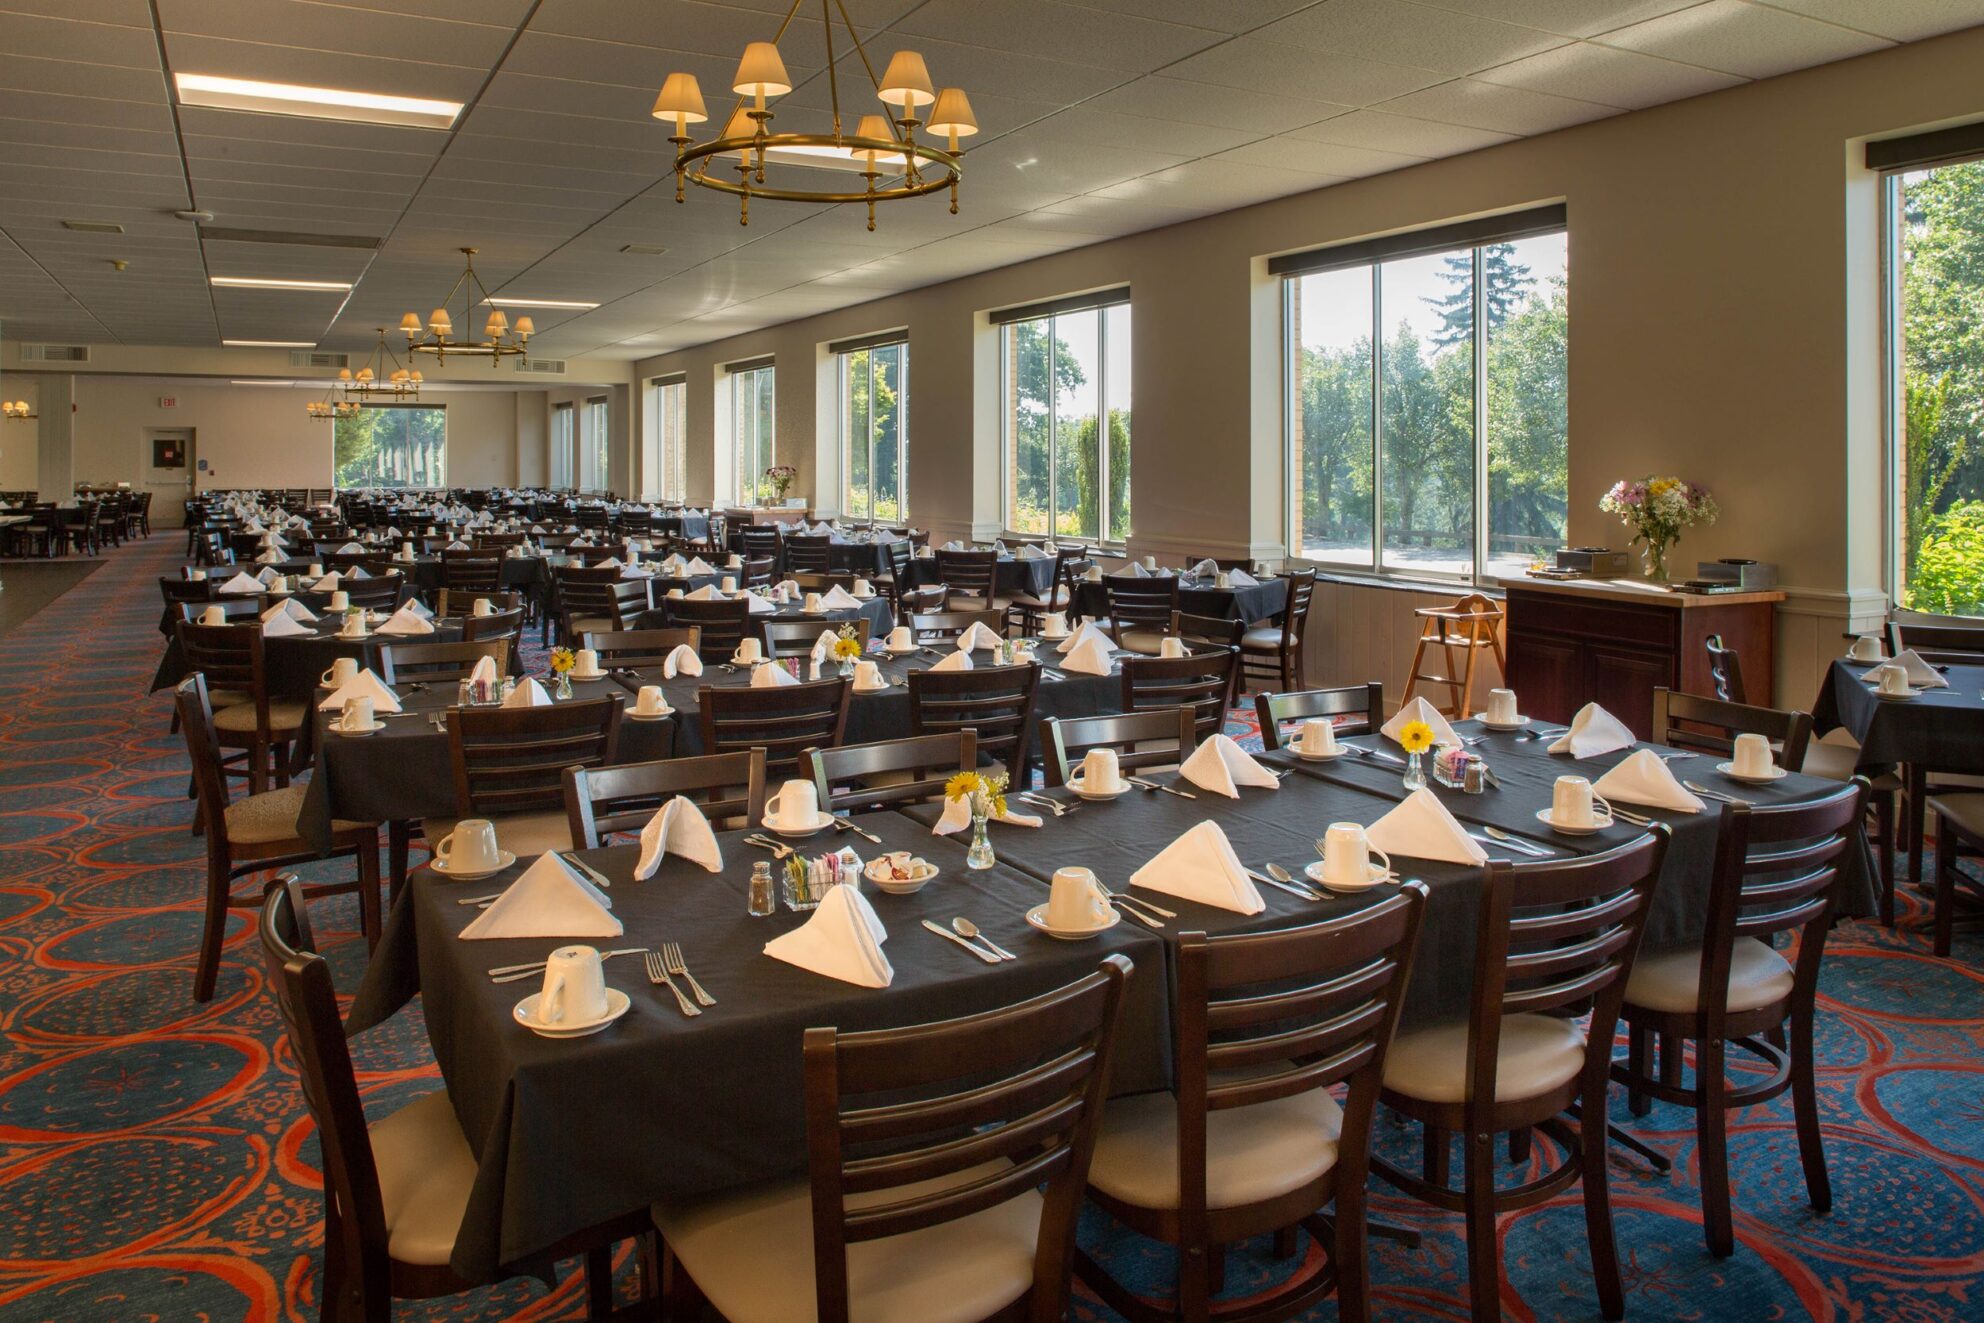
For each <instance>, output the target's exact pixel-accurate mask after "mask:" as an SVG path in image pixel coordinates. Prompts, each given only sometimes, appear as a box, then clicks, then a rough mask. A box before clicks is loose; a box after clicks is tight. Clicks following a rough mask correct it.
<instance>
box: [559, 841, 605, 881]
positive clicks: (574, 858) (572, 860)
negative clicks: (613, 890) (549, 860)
mask: <svg viewBox="0 0 1984 1323" xmlns="http://www.w3.org/2000/svg"><path fill="white" fill-rule="evenodd" d="M558 857H559V858H560V859H563V860H564V861H565V862H566V863H568V864H570V865H571V866H572V867H574V868H576V869H578V870H579V871H580V872H581V873H584V874H585V875H586V877H587V878H588V879H589V880H590V881H591V882H592V884H593V885H594V886H596V887H610V886H612V885H613V880H612V879H611V878H609V877H607V876H606V874H604V873H602V872H600V871H599V870H598V869H597V868H594V867H593V866H592V865H591V864H589V863H587V862H586V861H585V860H583V859H581V858H579V857H578V855H576V854H574V853H573V852H572V851H570V850H560V851H559V852H558Z"/></svg>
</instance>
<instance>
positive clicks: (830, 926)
mask: <svg viewBox="0 0 1984 1323" xmlns="http://www.w3.org/2000/svg"><path fill="white" fill-rule="evenodd" d="M888 940H889V931H888V929H886V928H884V927H883V926H882V921H881V920H880V919H878V918H876V917H875V907H874V906H872V905H870V904H869V903H868V898H867V897H866V896H864V895H862V894H861V890H860V888H859V887H857V886H855V885H854V884H853V883H849V882H843V883H841V884H840V885H839V886H836V887H828V888H827V895H826V898H825V899H824V900H822V901H821V902H820V908H818V909H816V910H814V911H813V917H812V918H810V919H808V920H806V922H805V923H803V924H801V925H800V926H799V927H797V928H794V929H793V930H792V931H791V932H789V933H787V934H785V936H783V937H774V938H773V939H772V940H771V941H769V942H766V943H765V954H766V955H768V956H770V957H771V958H772V959H774V960H783V961H784V962H785V963H786V964H788V965H797V966H799V967H800V968H801V969H810V970H812V971H813V972H814V973H815V974H824V975H826V976H827V977H828V978H837V979H839V980H840V981H841V982H843V983H852V984H855V985H856V986H858V987H863V988H886V987H888V986H889V984H890V983H892V982H894V981H895V977H896V971H895V967H894V966H892V965H891V964H889V958H888V957H887V956H885V955H883V954H882V943H883V942H886V941H888Z"/></svg>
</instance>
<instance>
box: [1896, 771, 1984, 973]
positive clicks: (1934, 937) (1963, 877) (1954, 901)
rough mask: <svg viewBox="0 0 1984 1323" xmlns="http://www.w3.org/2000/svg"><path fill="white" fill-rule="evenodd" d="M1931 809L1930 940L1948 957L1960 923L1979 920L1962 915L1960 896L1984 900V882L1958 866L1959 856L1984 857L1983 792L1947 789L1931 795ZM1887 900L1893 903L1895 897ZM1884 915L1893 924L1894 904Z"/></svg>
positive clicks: (1970, 924)
mask: <svg viewBox="0 0 1984 1323" xmlns="http://www.w3.org/2000/svg"><path fill="white" fill-rule="evenodd" d="M1928 810H1929V813H1930V814H1931V815H1932V816H1933V818H1934V820H1935V824H1936V858H1935V871H1934V873H1933V874H1932V876H1933V878H1934V882H1933V884H1932V893H1931V894H1932V900H1931V919H1930V932H1931V938H1930V942H1931V948H1932V949H1933V950H1934V951H1935V953H1936V954H1937V955H1938V956H1942V957H1947V956H1948V955H1949V954H1950V950H1951V947H1952V945H1953V944H1954V942H1955V940H1956V930H1957V929H1958V928H1959V927H1961V928H1963V929H1965V930H1967V931H1968V930H1972V929H1975V928H1976V927H1977V924H1978V918H1977V916H1976V915H1975V914H1974V913H1973V914H1966V915H1964V916H1962V917H1961V918H1959V916H1958V914H1957V905H1958V901H1959V899H1960V898H1961V899H1963V900H1966V901H1970V902H1976V901H1979V900H1984V886H1979V885H1978V883H1977V881H1976V880H1975V879H1974V878H1973V877H1971V876H1970V875H1969V874H1968V873H1965V872H1963V871H1962V870H1960V869H1958V868H1957V863H1958V861H1959V860H1963V859H1975V858H1979V857H1984V794H1977V793H1975V792H1972V793H1969V794H1963V793H1959V792H1954V791H1944V792H1943V793H1941V794H1937V795H1933V796H1931V797H1930V799H1929V802H1928ZM1888 904H1889V906H1890V907H1891V906H1892V901H1891V900H1890V901H1889V902H1888ZM1883 918H1884V919H1885V921H1886V922H1887V924H1888V925H1889V926H1890V927H1892V926H1893V925H1894V919H1893V914H1892V909H1891V908H1890V909H1889V910H1888V911H1887V912H1886V913H1884V915H1883Z"/></svg>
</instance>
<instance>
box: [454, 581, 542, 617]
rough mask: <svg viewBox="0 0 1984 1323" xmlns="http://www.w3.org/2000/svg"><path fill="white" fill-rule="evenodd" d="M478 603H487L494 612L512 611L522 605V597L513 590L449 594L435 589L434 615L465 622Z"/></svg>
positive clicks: (460, 591)
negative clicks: (459, 619)
mask: <svg viewBox="0 0 1984 1323" xmlns="http://www.w3.org/2000/svg"><path fill="white" fill-rule="evenodd" d="M479 601H486V602H488V603H489V605H490V607H491V609H493V610H496V611H514V610H516V609H517V608H519V607H521V606H523V605H524V595H523V594H522V593H520V592H517V591H515V590H514V589H506V588H499V589H497V590H496V591H494V592H488V593H478V592H474V591H463V590H462V589H459V588H458V589H456V590H455V591H453V592H449V591H448V590H447V589H446V588H437V589H435V591H434V614H435V615H437V616H441V617H444V618H450V619H452V618H453V617H456V616H460V617H461V618H462V619H464V620H466V619H468V618H469V617H470V616H472V615H473V614H474V612H475V604H476V603H477V602H479Z"/></svg>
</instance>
